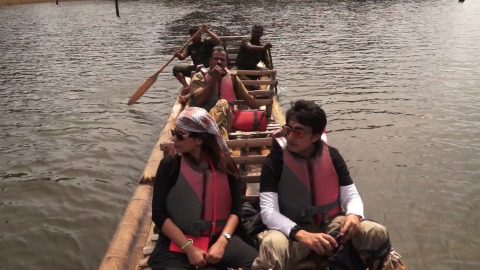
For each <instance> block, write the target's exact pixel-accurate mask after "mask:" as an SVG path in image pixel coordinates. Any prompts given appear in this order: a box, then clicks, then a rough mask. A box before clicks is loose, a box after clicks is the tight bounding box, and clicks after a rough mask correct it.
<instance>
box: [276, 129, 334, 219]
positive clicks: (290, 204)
mask: <svg viewBox="0 0 480 270" xmlns="http://www.w3.org/2000/svg"><path fill="white" fill-rule="evenodd" d="M282 138H283V139H282ZM276 140H277V141H278V142H279V143H280V142H281V141H282V140H285V137H279V138H276ZM321 143H322V144H323V147H322V152H321V153H319V154H317V156H316V157H314V158H312V159H311V160H310V161H307V160H306V159H304V158H301V157H299V156H297V155H295V154H293V153H291V152H290V151H288V149H284V150H283V170H282V175H281V177H280V181H279V186H278V198H279V205H280V212H281V213H282V214H283V215H285V216H286V217H288V218H290V219H291V220H293V221H295V222H297V223H299V224H309V223H315V224H320V223H321V222H323V221H325V222H329V219H331V218H332V217H334V216H336V215H338V214H339V213H340V212H341V206H340V182H339V179H338V175H337V172H336V171H335V167H334V166H333V163H332V158H331V157H330V152H329V150H328V146H327V144H326V143H324V142H321ZM309 163H310V164H309ZM313 217H315V220H313Z"/></svg>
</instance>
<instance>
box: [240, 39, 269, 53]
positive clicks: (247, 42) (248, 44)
mask: <svg viewBox="0 0 480 270" xmlns="http://www.w3.org/2000/svg"><path fill="white" fill-rule="evenodd" d="M242 46H243V47H245V49H247V50H250V51H257V52H261V51H266V50H267V49H270V48H272V44H271V43H270V42H267V43H265V44H263V45H253V44H252V43H251V42H250V40H244V41H243V42H242Z"/></svg>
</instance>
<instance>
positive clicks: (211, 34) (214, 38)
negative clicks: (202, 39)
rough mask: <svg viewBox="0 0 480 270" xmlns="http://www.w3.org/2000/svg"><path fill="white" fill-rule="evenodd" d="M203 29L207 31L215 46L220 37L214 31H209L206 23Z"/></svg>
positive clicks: (218, 42)
mask: <svg viewBox="0 0 480 270" xmlns="http://www.w3.org/2000/svg"><path fill="white" fill-rule="evenodd" d="M203 30H204V31H205V33H207V34H208V35H209V36H210V38H211V39H212V41H213V46H217V45H218V44H220V42H221V41H220V38H219V37H218V36H217V34H215V33H214V32H212V31H210V29H208V26H207V25H206V24H204V25H203Z"/></svg>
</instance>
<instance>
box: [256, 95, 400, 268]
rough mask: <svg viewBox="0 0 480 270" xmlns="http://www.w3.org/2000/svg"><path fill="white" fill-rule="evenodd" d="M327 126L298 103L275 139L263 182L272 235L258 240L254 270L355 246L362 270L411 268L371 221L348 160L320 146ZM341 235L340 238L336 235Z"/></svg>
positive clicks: (317, 112) (317, 111)
mask: <svg viewBox="0 0 480 270" xmlns="http://www.w3.org/2000/svg"><path fill="white" fill-rule="evenodd" d="M326 124H327V118H326V115H325V112H324V111H323V110H322V109H321V108H320V107H319V106H317V105H316V104H315V103H314V102H312V101H305V100H299V101H297V102H295V103H292V107H291V108H290V109H289V110H288V111H287V113H286V125H285V126H283V128H282V130H281V131H278V132H275V133H274V135H273V141H272V149H271V152H270V154H269V156H268V158H267V160H266V162H265V163H264V165H263V168H262V175H261V181H260V207H261V216H262V221H263V223H264V224H265V225H266V226H267V228H268V230H266V231H264V232H262V233H260V234H259V238H260V239H261V241H262V242H261V245H260V250H259V255H258V257H257V259H256V260H255V262H254V265H253V268H252V269H290V268H291V267H292V266H293V265H296V264H298V263H299V262H300V261H301V260H302V259H304V258H306V257H307V256H308V255H311V256H330V255H332V254H333V253H334V251H335V250H336V249H337V248H338V247H339V246H340V245H342V244H346V243H347V242H348V241H350V240H351V242H348V244H351V245H352V246H353V248H354V250H355V252H356V253H358V255H359V258H360V260H357V261H358V263H359V264H361V265H362V267H360V268H361V269H365V268H367V267H368V268H369V269H392V268H377V266H378V265H380V266H382V265H390V266H391V265H395V267H394V268H393V269H405V268H402V267H404V265H403V263H402V262H401V261H400V260H399V257H400V256H399V255H398V253H396V252H394V251H393V249H392V248H391V245H390V242H389V238H388V233H387V230H386V228H385V227H384V226H382V225H380V224H378V223H376V222H373V221H367V220H364V215H363V202H362V199H361V198H360V195H359V194H358V192H357V189H356V187H355V184H354V183H353V181H352V179H351V177H350V173H349V171H348V167H347V165H346V163H345V161H344V159H343V158H342V156H341V155H340V153H339V152H338V150H337V149H336V148H334V147H331V146H329V145H327V144H326V143H324V142H323V141H322V140H321V136H322V133H323V131H324V129H325V127H326ZM335 231H337V237H336V238H334V237H332V236H331V235H330V234H333V232H335ZM337 240H338V242H337ZM356 257H358V256H356ZM387 261H388V263H387ZM384 262H385V264H384ZM374 266H375V268H373V267H374ZM330 269H335V268H334V267H332V266H330ZM342 269H345V268H342ZM348 269H350V268H348ZM355 269H356V268H355Z"/></svg>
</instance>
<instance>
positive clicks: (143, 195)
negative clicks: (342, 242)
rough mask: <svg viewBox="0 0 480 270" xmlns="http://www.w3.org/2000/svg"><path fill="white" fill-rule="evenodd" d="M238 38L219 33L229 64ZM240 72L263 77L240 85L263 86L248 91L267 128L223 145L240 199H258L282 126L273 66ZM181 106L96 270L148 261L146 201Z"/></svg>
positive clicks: (152, 237)
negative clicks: (237, 174)
mask: <svg viewBox="0 0 480 270" xmlns="http://www.w3.org/2000/svg"><path fill="white" fill-rule="evenodd" d="M241 38H243V37H237V36H235V37H221V40H222V42H223V45H224V47H226V48H227V52H228V53H229V66H231V65H233V64H234V59H235V58H236V52H237V50H238V48H239V41H240V40H241ZM237 74H239V75H241V74H244V75H256V76H262V77H261V79H260V80H245V81H243V83H244V84H245V85H260V86H261V87H260V88H261V89H262V90H253V91H250V94H251V95H253V96H254V97H255V101H256V102H257V104H258V105H259V106H261V107H262V108H263V109H264V110H265V111H266V112H267V116H268V121H267V130H266V131H263V132H256V131H254V132H240V131H233V132H231V133H229V140H228V141H227V145H228V146H229V147H230V148H232V149H234V153H236V154H234V155H233V159H234V161H235V162H236V163H237V164H238V166H239V168H240V171H241V181H242V182H243V183H244V187H245V194H244V200H245V201H258V183H259V181H260V167H261V164H262V163H263V161H264V160H265V158H266V155H267V154H268V152H269V147H270V144H271V133H272V131H273V130H276V129H278V128H280V127H281V125H283V124H284V122H285V120H284V116H283V113H282V111H281V109H280V106H279V102H278V99H277V96H276V91H275V89H276V85H277V79H276V70H266V71H251V70H250V71H240V70H239V71H237ZM236 105H237V106H242V105H244V102H243V101H242V100H237V101H236ZM183 109H184V105H182V104H181V103H179V102H178V100H176V101H175V102H174V104H173V108H172V111H171V114H170V116H169V118H168V120H167V122H166V124H165V126H164V128H163V130H162V132H161V133H160V136H159V138H158V140H157V142H156V143H155V145H154V147H153V150H152V153H151V155H150V158H149V160H148V162H147V164H146V166H145V169H144V171H143V174H142V175H141V177H140V181H139V186H138V187H137V189H136V190H135V192H134V194H133V196H132V198H131V199H130V202H129V204H128V206H127V208H126V210H125V213H124V215H123V217H122V219H121V221H120V223H119V224H118V226H117V229H116V231H115V234H114V236H113V239H112V240H111V242H110V245H109V248H108V250H107V252H106V254H105V256H104V258H103V261H102V262H101V264H100V267H99V269H100V270H112V269H118V270H127V269H128V270H133V269H135V270H141V269H148V266H147V260H148V256H149V255H150V253H151V252H152V251H153V248H154V247H155V244H156V240H157V239H158V235H157V234H155V233H154V230H153V228H154V224H153V222H152V219H151V199H152V192H153V186H152V184H153V181H155V179H154V177H155V174H156V171H157V168H158V166H159V163H160V160H161V159H162V158H163V157H164V155H166V154H168V152H169V151H170V150H171V149H172V147H173V143H172V142H171V139H172V138H171V135H170V129H172V128H173V127H174V125H175V121H176V119H177V117H178V115H179V113H180V112H181V111H182V110H183ZM237 150H238V151H237ZM314 268H315V266H314V264H313V265H312V262H310V261H307V262H305V263H303V264H300V265H298V267H296V269H314Z"/></svg>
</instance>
